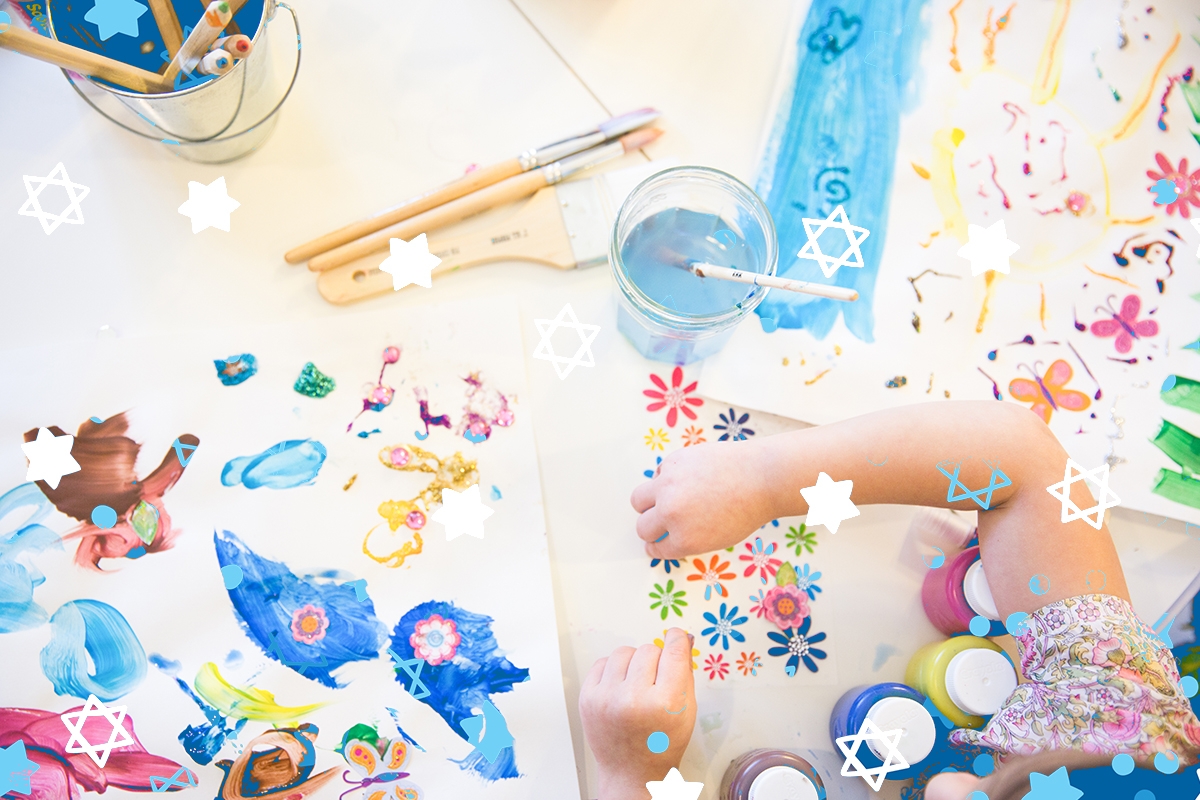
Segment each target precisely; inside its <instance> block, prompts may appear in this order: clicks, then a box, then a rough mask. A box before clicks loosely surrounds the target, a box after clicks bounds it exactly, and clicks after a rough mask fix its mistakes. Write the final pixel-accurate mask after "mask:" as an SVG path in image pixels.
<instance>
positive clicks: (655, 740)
mask: <svg viewBox="0 0 1200 800" xmlns="http://www.w3.org/2000/svg"><path fill="white" fill-rule="evenodd" d="M668 713H670V712H668ZM670 746H671V737H670V736H667V735H666V734H665V733H663V732H662V731H655V732H654V733H652V734H650V735H649V736H647V737H646V747H647V748H648V749H649V750H650V752H651V753H665V752H667V748H668V747H670Z"/></svg>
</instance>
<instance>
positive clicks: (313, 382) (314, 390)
mask: <svg viewBox="0 0 1200 800" xmlns="http://www.w3.org/2000/svg"><path fill="white" fill-rule="evenodd" d="M292 388H293V389H295V390H296V391H297V392H299V393H300V394H302V395H305V396H306V397H312V398H314V399H315V398H319V397H324V396H325V395H327V394H329V393H330V392H332V391H333V390H334V389H336V388H337V381H335V380H334V379H333V378H331V377H329V376H328V375H326V374H325V373H324V372H321V370H319V369H317V367H316V365H315V364H313V362H311V361H309V362H308V363H307V364H305V365H304V368H303V369H301V370H300V375H299V376H298V377H297V378H296V383H295V384H294V385H293V386H292Z"/></svg>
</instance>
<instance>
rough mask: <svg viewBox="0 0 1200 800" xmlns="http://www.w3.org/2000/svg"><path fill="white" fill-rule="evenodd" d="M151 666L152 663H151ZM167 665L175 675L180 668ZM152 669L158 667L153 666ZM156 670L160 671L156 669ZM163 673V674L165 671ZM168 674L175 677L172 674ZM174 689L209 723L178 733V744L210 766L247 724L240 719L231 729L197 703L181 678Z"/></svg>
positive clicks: (213, 711)
mask: <svg viewBox="0 0 1200 800" xmlns="http://www.w3.org/2000/svg"><path fill="white" fill-rule="evenodd" d="M151 663H155V662H153V659H152V661H151ZM167 663H168V664H172V665H175V669H176V671H178V669H179V668H180V667H181V666H182V665H180V664H179V662H177V661H169V662H167ZM155 666H159V665H158V664H157V663H155ZM159 669H163V667H161V666H159ZM164 671H166V670H164ZM168 674H170V675H172V676H174V673H173V672H169V673H168ZM175 685H176V686H178V687H179V689H180V690H181V691H182V692H183V693H184V694H186V695H187V696H188V697H189V698H190V699H191V701H192V702H193V703H195V704H196V706H197V707H198V708H199V709H200V711H201V713H203V714H204V717H205V719H207V720H208V722H206V723H203V724H201V725H188V726H187V727H186V728H184V729H183V730H182V731H180V732H179V737H178V738H179V743H180V744H182V745H183V749H184V750H186V751H187V754H188V755H189V756H190V757H191V759H192V761H195V762H196V763H197V764H200V765H201V766H203V765H205V764H210V763H212V760H213V759H214V758H216V757H217V753H219V752H221V748H222V747H224V746H225V741H226V740H227V739H231V738H237V735H238V733H240V732H241V730H242V728H244V727H245V726H246V720H245V719H244V718H243V719H239V720H238V721H237V722H236V723H234V724H233V725H229V724H228V723H229V719H228V717H226V716H225V715H224V714H222V713H221V712H220V711H218V710H217V709H215V708H213V707H212V706H210V705H209V704H208V703H206V702H204V701H203V700H201V699H200V696H199V695H197V694H196V693H195V692H194V691H192V687H190V686H188V685H187V682H186V681H184V680H182V679H181V678H175Z"/></svg>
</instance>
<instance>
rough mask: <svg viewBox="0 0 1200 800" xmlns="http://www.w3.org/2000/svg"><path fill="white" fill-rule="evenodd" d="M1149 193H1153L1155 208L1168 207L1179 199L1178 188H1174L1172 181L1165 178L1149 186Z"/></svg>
mask: <svg viewBox="0 0 1200 800" xmlns="http://www.w3.org/2000/svg"><path fill="white" fill-rule="evenodd" d="M1150 191H1152V192H1154V195H1155V196H1154V205H1156V206H1165V205H1169V204H1171V203H1174V202H1175V201H1176V200H1178V199H1179V188H1178V187H1177V186H1175V182H1174V181H1169V180H1167V179H1166V178H1162V179H1161V180H1159V181H1158V182H1157V183H1155V184H1154V185H1153V186H1151V187H1150Z"/></svg>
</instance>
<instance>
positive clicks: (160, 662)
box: [148, 653, 183, 678]
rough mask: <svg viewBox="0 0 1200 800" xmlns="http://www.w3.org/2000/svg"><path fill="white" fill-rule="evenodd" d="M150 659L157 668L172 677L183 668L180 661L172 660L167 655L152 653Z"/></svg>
mask: <svg viewBox="0 0 1200 800" xmlns="http://www.w3.org/2000/svg"><path fill="white" fill-rule="evenodd" d="M148 660H149V662H150V663H151V664H152V665H153V666H154V668H155V669H158V670H161V671H162V672H165V673H167V674H168V675H170V676H171V677H172V678H173V677H175V676H176V675H178V674H179V670H181V669H183V664H181V663H180V662H178V661H172V660H171V659H169V658H167V657H166V656H162V655H159V654H158V653H151V654H150V657H149V659H148Z"/></svg>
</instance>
